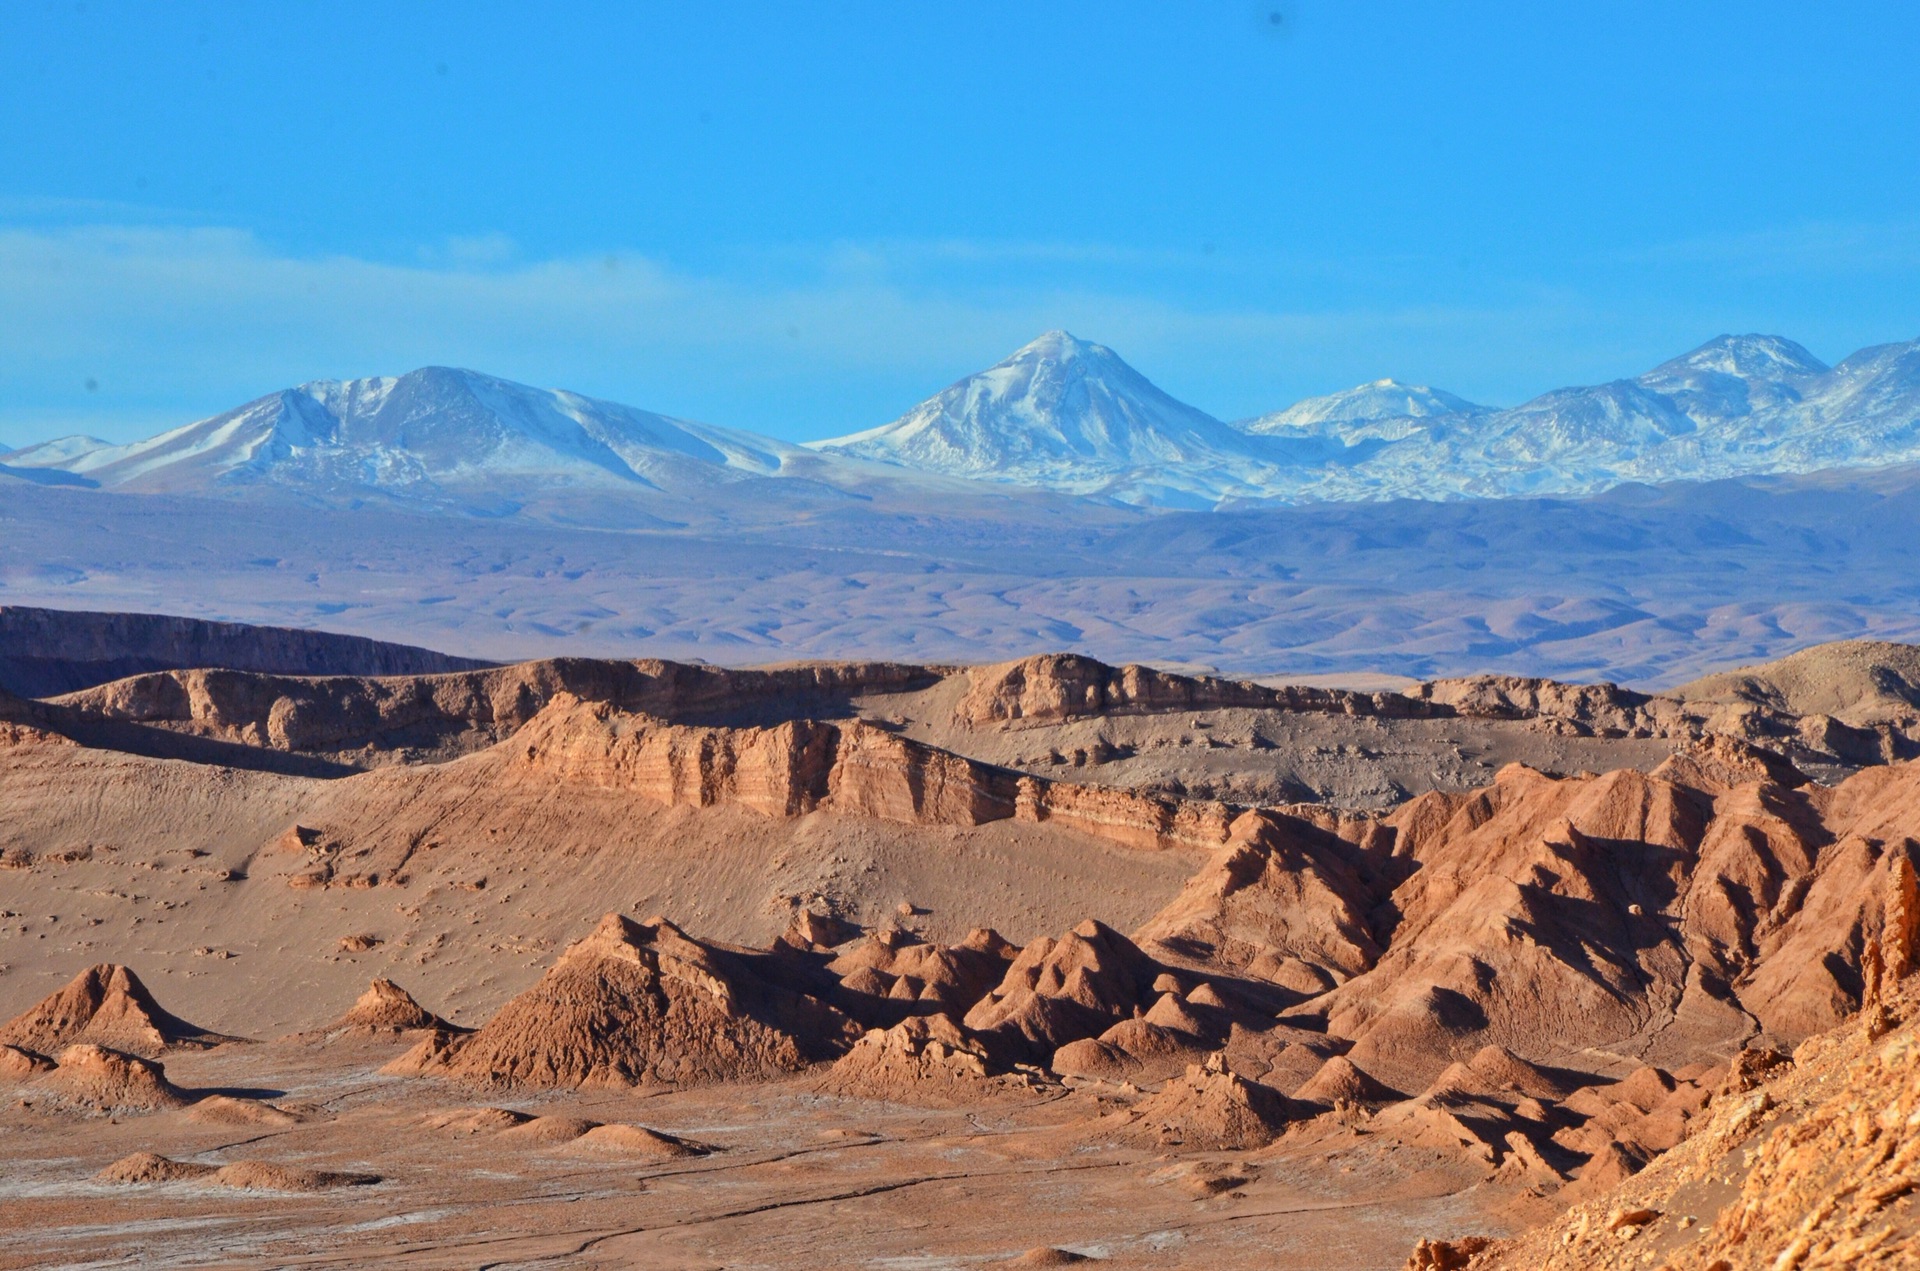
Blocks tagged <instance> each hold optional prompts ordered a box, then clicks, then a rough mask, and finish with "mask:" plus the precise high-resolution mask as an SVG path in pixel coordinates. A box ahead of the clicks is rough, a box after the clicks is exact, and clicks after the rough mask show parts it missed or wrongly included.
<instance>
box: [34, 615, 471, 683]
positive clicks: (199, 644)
mask: <svg viewBox="0 0 1920 1271" xmlns="http://www.w3.org/2000/svg"><path fill="white" fill-rule="evenodd" d="M486 665H489V664H488V663H485V662H479V661H476V660H474V659H472V658H459V657H453V656H450V655H448V654H445V653H435V652H433V651H432V650H430V649H419V648H414V647H413V646H411V645H405V644H389V643H387V642H385V641H381V640H368V639H365V638H363V637H361V636H350V635H335V634H333V633H332V632H328V631H304V630H298V629H295V628H290V627H256V626H246V625H242V624H240V623H237V622H206V621H202V620H201V619H198V618H176V617H169V616H166V615H163V614H147V613H87V612H83V611H79V610H66V609H33V608H28V607H26V606H23V605H0V687H4V688H7V689H10V690H12V691H13V692H15V693H18V694H20V695H21V696H22V697H51V696H53V695H55V694H58V693H71V692H74V691H76V690H79V689H84V688H89V687H91V686H93V685H95V684H104V683H106V682H108V681H109V680H117V679H121V678H123V677H125V676H129V675H137V674H140V673H142V672H147V671H158V670H163V669H170V668H183V667H214V666H218V667H228V668H231V669H233V670H236V671H255V672H263V673H267V674H279V675H432V674H438V673H442V672H447V671H461V670H468V669H472V668H475V667H482V666H486Z"/></svg>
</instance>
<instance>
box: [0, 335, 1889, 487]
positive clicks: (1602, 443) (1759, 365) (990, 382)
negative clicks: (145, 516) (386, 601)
mask: <svg viewBox="0 0 1920 1271" xmlns="http://www.w3.org/2000/svg"><path fill="white" fill-rule="evenodd" d="M1914 461H1920V340H1913V341H1908V342H1896V343H1889V344H1881V345H1874V346H1870V347H1868V348H1865V349H1861V350H1859V351H1857V352H1855V353H1853V354H1851V355H1849V356H1848V357H1846V358H1843V359H1841V360H1840V361H1839V362H1838V363H1836V364H1834V365H1832V366H1828V365H1827V364H1826V363H1824V362H1822V361H1821V360H1820V359H1819V358H1818V357H1816V356H1815V355H1814V354H1812V353H1811V352H1809V351H1808V350H1807V349H1806V348H1805V347H1803V346H1801V345H1799V344H1797V343H1795V342H1794V341H1792V340H1788V339H1786V338H1784V337H1781V336H1772V335H1758V334H1745V335H1721V336H1717V337H1715V338H1714V339H1712V340H1709V341H1707V342H1706V343H1704V344H1702V345H1700V346H1698V347H1696V348H1694V349H1692V350H1690V351H1689V352H1687V353H1684V354H1682V355H1680V356H1679V357H1676V358H1671V359H1668V360H1667V361H1665V362H1662V363H1660V364H1659V365H1658V366H1655V367H1654V368H1652V369H1651V370H1649V371H1646V372H1644V373H1642V374H1640V375H1638V376H1635V377H1631V378H1625V379H1616V380H1611V381H1608V382H1606V383H1602V384H1593V385H1583V386H1572V387H1566V388H1557V389H1553V390H1550V391H1548V392H1546V393H1542V394H1540V395H1538V396H1536V397H1534V398H1531V399H1529V400H1528V401H1525V402H1522V403H1520V404H1519V405H1516V406H1512V407H1507V408H1496V407H1490V406H1483V405H1480V404H1477V403H1474V402H1471V401H1468V400H1467V399H1465V398H1462V397H1459V396H1457V395H1455V394H1452V393H1449V392H1447V391H1446V390H1444V389H1437V388H1432V387H1429V386H1426V385H1420V384H1409V383H1404V382H1402V381H1399V380H1395V379H1391V378H1388V379H1380V380H1375V381H1372V382H1370V383H1367V384H1363V385H1359V386H1357V387H1355V388H1351V389H1346V390H1342V391H1340V392H1336V393H1331V394H1325V395H1322V396H1319V397H1310V398H1306V399H1303V400H1301V401H1299V402H1296V403H1294V404H1293V405H1292V406H1289V407H1287V408H1285V409H1284V410H1281V411H1275V412H1270V413H1268V414H1265V415H1259V416H1255V417H1253V418H1251V419H1244V420H1241V421H1239V422H1238V423H1227V422H1224V421H1222V420H1220V419H1216V418H1215V417H1213V416H1212V415H1209V414H1207V413H1206V412H1204V411H1202V410H1199V409H1198V408H1196V407H1193V406H1190V405H1188V404H1186V403H1184V402H1181V401H1179V400H1178V399H1176V398H1174V397H1172V396H1171V395H1169V394H1167V393H1166V392H1165V391H1164V390H1162V389H1160V388H1159V387H1157V386H1156V385H1155V384H1154V383H1153V382H1152V381H1151V380H1149V379H1148V378H1147V377H1146V376H1144V375H1142V374H1141V373H1140V372H1139V371H1137V370H1136V369H1134V368H1133V367H1132V366H1130V365H1128V364H1127V363H1126V362H1125V361H1124V360H1123V359H1122V358H1121V357H1120V356H1119V355H1118V354H1117V353H1115V352H1114V351H1113V350H1112V349H1110V348H1108V347H1106V346H1105V345H1101V344H1097V343H1093V342H1091V341H1084V340H1080V339H1078V338H1076V337H1074V336H1072V335H1071V334H1069V333H1067V332H1065V331H1061V330H1054V331H1049V332H1046V333H1045V334H1043V335H1042V336H1040V337H1039V338H1038V339H1036V340H1034V341H1032V342H1030V343H1029V344H1027V345H1025V346H1023V347H1022V348H1021V349H1019V350H1016V351H1015V352H1014V353H1013V354H1012V355H1011V356H1009V357H1007V358H1005V359H1002V360H1001V361H1000V362H998V363H996V364H995V365H993V366H991V367H988V368H986V369H985V370H983V371H980V372H977V373H976V374H973V375H969V376H966V377H964V378H962V379H960V380H958V381H956V382H954V383H953V384H951V385H949V386H948V387H947V388H945V389H943V390H941V392H939V393H937V394H935V395H934V396H932V397H930V398H928V399H926V400H925V401H923V402H921V403H920V404H919V405H918V406H916V407H914V408H913V409H912V410H910V411H908V412H907V413H905V414H904V415H902V416H900V417H899V418H897V419H895V420H893V421H892V422H890V423H888V424H884V425H881V426H880V427H878V428H871V429H867V430H865V431H863V432H856V433H850V434H846V435H844V436H840V437H833V438H827V439H825V440H821V441H814V442H808V443H805V444H794V443H789V442H784V441H778V440H775V439H773V438H770V437H764V436H760V435H758V434H755V433H750V432H743V431H739V430H735V429H728V428H721V427H716V426H713V425H708V424H700V423H694V422H691V421H688V420H683V419H677V418H674V417H671V416H667V415H661V414H658V413H655V412H652V411H646V410H642V409H639V408H637V407H631V406H624V405H621V404H619V403H614V402H608V401H603V400H600V399H596V398H592V397H588V396H586V395H584V394H579V393H572V392H568V391H564V390H553V389H540V388H531V387H528V386H526V385H522V384H516V383H513V382H512V381H508V380H504V379H500V378H498V377H495V376H491V375H486V374H483V373H481V372H477V371H466V370H457V369H452V368H446V367H423V368H421V369H419V370H415V371H411V372H408V373H407V374H405V375H400V376H379V377H368V378H363V379H355V380H316V381H311V382H309V383H307V384H303V385H300V386H297V387H295V388H290V389H283V390H280V391H279V392H277V393H269V394H267V395H265V396H263V397H260V398H256V399H254V400H253V401H251V402H248V403H245V404H243V405H241V406H239V407H236V408H234V409H233V410H229V411H226V412H223V413H221V414H219V415H214V416H211V417H209V418H207V419H203V420H199V421H196V422H194V423H191V424H188V425H185V426H183V427H181V428H176V429H172V430H170V431H168V432H164V433H161V434H159V435H158V436H156V437H152V438H148V439H146V440H144V441H138V442H131V443H126V444H120V445H112V444H107V443H104V442H101V441H99V440H98V439H97V438H89V437H79V436H76V437H66V438H58V439H55V440H52V441H48V442H42V443H38V444H35V445H29V446H26V447H23V448H21V449H18V450H14V451H10V452H6V453H4V454H0V476H7V477H12V478H16V479H21V480H28V481H34V482H37V483H40V484H50V483H53V484H81V483H88V484H95V485H99V486H102V487H105V488H107V489H110V490H125V491H129V492H136V493H175V492H194V491H208V490H229V491H236V490H245V489H248V488H261V487H279V488H290V489H296V490H299V491H301V492H303V493H305V494H306V495H308V496H309V497H313V498H317V499H319V500H321V501H323V502H332V503H341V502H348V503H350V502H351V501H352V500H355V499H362V498H368V497H379V498H387V499H398V500H401V501H404V502H408V503H413V504H425V505H427V506H430V507H438V508H440V509H442V510H448V511H456V512H466V513H473V514H480V515H488V516H499V515H514V514H517V513H519V512H522V511H524V510H527V509H529V508H531V509H534V510H535V511H536V512H538V513H540V514H543V515H548V516H551V517H554V518H556V519H563V520H564V519H579V518H582V517H584V518H586V519H587V520H588V521H594V520H600V521H607V520H611V521H613V522H616V523H627V524H663V523H676V518H683V517H684V516H685V515H687V514H688V508H689V507H690V506H691V505H692V504H697V503H699V502H701V501H703V500H704V501H706V502H708V503H712V502H713V501H715V500H721V501H723V502H724V501H725V500H724V499H723V498H722V494H721V492H722V491H725V490H728V489H733V490H734V491H735V492H736V494H738V495H739V496H740V497H738V498H735V499H733V502H734V503H736V504H738V503H751V504H760V505H766V504H769V503H774V502H777V503H781V504H783V505H788V506H791V507H793V508H818V507H820V506H823V505H824V504H826V503H831V502H834V501H838V500H844V499H846V498H848V497H854V498H864V497H868V493H869V491H870V490H871V489H872V488H873V487H874V486H875V485H876V484H878V485H888V484H891V485H892V486H893V487H896V488H897V489H900V490H905V491H907V492H908V495H909V497H912V498H916V499H921V500H924V499H925V498H926V496H927V493H928V491H927V489H926V486H927V483H929V482H931V483H933V484H934V485H937V486H940V487H942V488H943V489H944V490H945V491H946V492H949V493H951V492H955V491H959V490H972V491H973V492H975V493H981V492H985V491H987V490H989V489H991V488H993V487H998V488H999V489H1000V490H1002V491H1006V490H1009V489H1017V488H1024V489H1031V490H1043V491H1051V492H1053V493H1055V494H1058V495H1064V496H1067V497H1071V498H1091V499H1095V500H1098V501H1100V502H1105V503H1109V504H1130V505H1136V506H1143V507H1157V508H1173V509H1187V510H1201V509H1208V508H1212V509H1223V508H1232V507H1243V506H1252V505H1261V504H1286V503H1316V502H1355V501H1377V500H1382V499H1393V498H1416V499H1429V500H1452V499H1462V498H1511V497H1525V496H1543V495H1546V496H1577V495H1587V494H1594V493H1599V492H1602V491H1605V490H1608V489H1611V488H1614V487H1617V486H1620V485H1623V484H1627V483H1634V482H1639V483H1656V484H1657V483H1666V482H1672V481H1699V480H1715V479H1720V478H1726V477H1747V476H1761V475H1773V474H1797V473H1808V472H1816V471H1823V470H1826V469H1830V468H1831V469H1842V468H1868V467H1880V466H1887V465H1892V464H1897V463H1902V462H1914ZM56 474H59V475H56ZM667 505H671V506H667ZM675 508H677V509H678V510H677V511H676V510H674V509H675Z"/></svg>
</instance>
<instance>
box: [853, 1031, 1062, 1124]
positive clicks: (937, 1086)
mask: <svg viewBox="0 0 1920 1271" xmlns="http://www.w3.org/2000/svg"><path fill="white" fill-rule="evenodd" d="M1032 1085H1033V1082H1032V1081H1031V1079H1030V1078H1029V1077H1027V1076H1025V1075H1023V1074H1008V1075H1005V1076H994V1075H993V1073H992V1063H991V1060H990V1059H989V1058H988V1055H987V1052H986V1050H985V1048H983V1047H982V1046H981V1045H980V1043H979V1042H978V1041H976V1040H974V1039H973V1038H972V1037H969V1036H968V1035H967V1033H966V1032H965V1031H964V1030H963V1029H961V1028H960V1027H959V1026H958V1025H957V1024H955V1023H954V1022H953V1021H952V1020H951V1019H949V1018H947V1017H946V1016H945V1015H912V1016H909V1017H907V1018H906V1019H904V1020H902V1021H901V1022H900V1023H898V1024H896V1025H894V1026H893V1027H892V1028H886V1029H880V1028H876V1029H871V1030H869V1031H868V1032H867V1033H866V1034H865V1035H864V1036H863V1037H861V1038H860V1040H859V1041H858V1042H856V1043H854V1047H853V1049H852V1050H850V1051H848V1052H847V1053H846V1054H845V1055H844V1056H842V1057H841V1058H840V1059H839V1060H838V1061H836V1062H835V1063H834V1065H833V1067H832V1068H830V1069H828V1071H827V1075H826V1077H825V1078H823V1079H822V1081H821V1083H820V1089H821V1091H822V1092H823V1093H826V1094H839V1095H850V1096H853V1097H855V1098H863V1099H883V1100H886V1101H888V1102H892V1103H905V1104H912V1105H915V1106H919V1107H959V1106H964V1105H966V1104H970V1103H974V1102H977V1101H979V1100H981V1099H985V1098H987V1097H989V1096H990V1095H993V1094H996V1093H1001V1092H1013V1091H1019V1090H1026V1089H1029V1088H1031V1087H1032Z"/></svg>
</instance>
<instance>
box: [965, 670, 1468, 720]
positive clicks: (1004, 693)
mask: <svg viewBox="0 0 1920 1271" xmlns="http://www.w3.org/2000/svg"><path fill="white" fill-rule="evenodd" d="M967 679H968V686H967V694H966V696H965V697H963V698H961V700H960V703H959V705H958V706H956V707H955V708H954V715H955V718H956V719H958V720H959V721H960V722H961V723H964V724H967V725H970V726H972V727H975V728H982V727H992V726H995V725H1016V726H1017V725H1020V724H1057V723H1060V722H1062V721H1065V720H1069V719H1086V718H1094V717H1102V716H1112V715H1152V714H1161V713H1165V712H1169V711H1195V710H1213V709H1216V708H1220V707H1235V706H1237V707H1247V708H1250V709H1254V710H1278V711H1314V712H1320V713H1328V714H1339V715H1381V716H1390V717H1399V718H1425V717H1428V716H1431V715H1434V714H1436V713H1441V712H1436V711H1435V710H1434V709H1433V708H1432V707H1431V706H1429V705H1426V704H1424V703H1421V702H1418V701H1416V700H1413V699H1410V698H1407V697H1403V696H1401V695H1399V694H1397V693H1351V692H1347V691H1345V690H1341V689H1318V688H1304V687H1298V686H1295V687H1285V688H1268V687H1266V686H1264V685H1260V684H1250V683H1245V682H1242V681H1238V680H1221V679H1215V678H1213V677H1212V676H1187V675H1175V674H1173V673H1171V672H1168V671H1159V670H1155V669H1154V668H1153V667H1150V666H1131V665H1130V666H1118V667H1116V666H1108V665H1107V664H1106V663H1104V662H1098V661H1095V660H1094V659H1092V658H1088V657H1081V656H1079V655H1077V654H1072V653H1046V654H1041V655H1039V656H1036V657H1030V658H1022V659H1020V660H1019V661H1016V662H1002V663H999V664H997V665H993V666H977V667H974V668H972V670H970V671H969V672H968V677H967Z"/></svg>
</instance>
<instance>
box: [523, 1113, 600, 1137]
mask: <svg viewBox="0 0 1920 1271" xmlns="http://www.w3.org/2000/svg"><path fill="white" fill-rule="evenodd" d="M599 1128H600V1123H599V1122H598V1121H589V1120H587V1119H586V1118H585V1117H563V1116H546V1117H534V1118H533V1119H531V1120H528V1121H522V1122H521V1123H520V1124H519V1125H510V1126H508V1127H507V1128H506V1129H504V1130H502V1131H500V1137H501V1138H502V1139H504V1140H506V1141H508V1142H511V1143H535V1144H552V1143H571V1142H573V1141H574V1140H575V1139H577V1138H579V1137H580V1136H581V1135H583V1134H587V1133H589V1132H591V1131H593V1130H597V1129H599Z"/></svg>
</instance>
